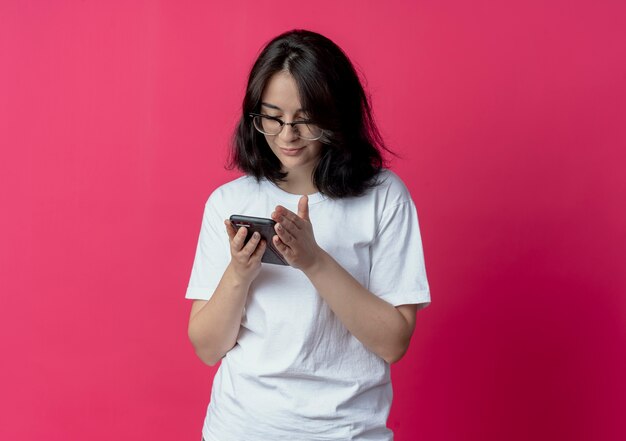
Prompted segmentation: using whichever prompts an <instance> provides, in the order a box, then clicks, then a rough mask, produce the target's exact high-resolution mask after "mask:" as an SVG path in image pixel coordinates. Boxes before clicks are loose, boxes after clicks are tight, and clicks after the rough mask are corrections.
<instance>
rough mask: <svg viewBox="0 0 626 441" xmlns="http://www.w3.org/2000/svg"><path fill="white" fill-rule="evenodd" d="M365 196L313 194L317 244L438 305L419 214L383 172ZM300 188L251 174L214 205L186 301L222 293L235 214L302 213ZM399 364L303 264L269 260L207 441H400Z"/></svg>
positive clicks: (401, 296)
mask: <svg viewBox="0 0 626 441" xmlns="http://www.w3.org/2000/svg"><path fill="white" fill-rule="evenodd" d="M379 181H381V184H380V185H378V186H376V187H374V188H373V189H371V190H368V191H367V193H365V194H364V195H362V196H359V197H349V198H344V199H338V200H333V199H330V198H327V197H325V196H323V195H322V194H319V193H317V194H313V195H309V215H310V218H311V223H312V224H313V231H314V234H315V239H316V241H317V243H318V244H319V245H320V246H321V247H322V248H323V249H324V250H325V251H326V252H328V253H329V254H330V255H331V256H332V257H333V258H334V259H335V260H336V261H337V262H338V263H339V264H340V265H341V266H343V267H344V268H345V269H346V270H347V271H348V272H349V273H350V274H351V275H352V276H353V277H354V278H355V279H356V280H358V281H359V282H360V283H361V284H362V285H363V286H365V287H366V288H367V289H369V290H370V291H371V292H372V293H374V294H376V295H377V296H379V297H381V298H382V299H384V300H386V301H387V302H389V303H390V304H392V305H394V306H398V305H403V304H422V305H421V306H425V305H427V304H428V303H430V292H429V288H428V281H427V279H426V271H425V267H424V258H423V252H422V241H421V237H420V232H419V225H418V219H417V212H416V210H415V206H414V204H413V201H412V200H411V196H410V194H409V192H408V190H407V189H406V187H405V185H404V183H403V182H402V181H401V180H400V178H398V176H396V175H395V174H394V173H392V172H391V171H388V170H384V171H382V172H381V174H380V175H379ZM299 198H300V196H298V195H294V194H290V193H287V192H285V191H283V190H281V189H280V188H279V187H277V186H276V185H274V184H273V183H271V182H269V181H267V180H262V181H261V182H257V181H256V180H255V179H254V178H252V177H248V176H244V177H241V178H239V179H236V180H234V181H232V182H229V183H227V184H225V185H223V186H221V187H219V188H218V189H217V190H215V191H214V192H213V194H212V195H211V196H210V197H209V200H208V201H207V203H206V206H205V211H204V217H203V219H202V228H201V231H200V238H199V241H198V247H197V251H196V257H195V261H194V264H193V269H192V272H191V279H190V281H189V287H188V289H187V293H186V297H187V298H189V299H204V300H207V299H209V298H210V297H211V295H212V294H213V292H214V291H215V288H216V287H217V284H218V282H219V281H220V279H221V277H222V275H223V273H224V270H225V269H226V266H227V265H228V263H229V261H230V252H229V243H228V235H227V234H226V230H225V227H224V220H225V219H228V218H229V217H230V216H231V215H233V214H242V215H247V216H256V217H269V216H270V214H271V213H272V211H274V208H275V207H276V205H283V206H284V207H286V208H288V209H290V210H292V211H293V212H297V204H298V200H299ZM391 398H392V389H391V379H390V372H389V365H388V364H387V363H386V362H385V361H384V360H383V359H382V358H380V357H379V356H377V355H376V354H374V353H373V352H371V351H369V350H368V349H366V348H365V346H363V344H361V342H359V341H358V340H357V339H356V338H355V337H353V336H352V334H350V333H349V332H348V330H347V329H346V328H345V327H344V326H343V324H342V323H341V322H340V321H339V320H338V319H337V317H336V316H335V315H334V313H333V312H332V311H331V310H330V308H329V307H328V305H327V304H326V303H325V302H324V301H323V300H322V298H321V297H320V295H319V294H318V293H317V291H316V290H315V288H314V287H313V285H312V283H311V282H310V281H309V280H308V279H307V277H306V276H305V275H304V273H302V272H301V271H300V270H298V269H295V268H292V267H290V266H279V265H271V264H266V263H264V264H263V266H262V269H261V272H260V274H259V275H258V277H257V278H256V279H255V280H254V282H253V283H252V286H251V287H250V291H249V294H248V299H247V303H246V307H245V311H244V314H243V318H242V322H241V329H240V332H239V336H238V337H237V344H236V345H235V346H234V347H233V348H232V349H231V350H230V351H229V352H228V353H227V354H226V356H225V357H224V358H223V359H222V361H221V365H220V368H219V370H218V372H217V374H216V375H215V378H214V381H213V389H212V393H211V402H210V404H209V406H208V410H207V415H206V419H205V423H204V427H203V430H202V434H203V436H204V438H205V439H206V440H207V441H242V440H245V441H268V440H282V439H285V440H290V441H292V440H377V441H378V440H380V441H382V440H391V439H392V438H393V434H392V432H391V431H390V430H389V429H388V428H387V427H386V421H387V416H388V414H389V408H390V406H391Z"/></svg>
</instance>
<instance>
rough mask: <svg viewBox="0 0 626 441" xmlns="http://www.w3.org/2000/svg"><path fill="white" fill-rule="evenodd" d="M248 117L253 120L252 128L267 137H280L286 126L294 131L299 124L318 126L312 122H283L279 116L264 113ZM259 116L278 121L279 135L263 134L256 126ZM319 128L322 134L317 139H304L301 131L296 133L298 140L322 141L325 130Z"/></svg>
mask: <svg viewBox="0 0 626 441" xmlns="http://www.w3.org/2000/svg"><path fill="white" fill-rule="evenodd" d="M248 116H249V117H250V118H252V126H253V127H254V128H255V129H256V130H257V131H258V132H259V133H262V134H264V135H267V136H278V135H280V134H281V132H282V131H283V129H284V128H285V126H291V128H292V129H294V128H295V126H296V125H297V124H310V125H314V126H317V124H315V123H314V122H313V121H311V120H301V121H292V122H285V121H283V120H282V119H280V118H278V117H277V116H270V115H265V114H263V113H248ZM257 116H258V117H261V118H267V119H271V120H274V121H276V122H277V123H278V124H280V130H279V131H278V133H273V134H272V133H265V132H263V131H262V130H260V129H259V128H258V127H257V126H256V124H254V118H255V117H257ZM318 128H319V129H320V131H321V133H320V136H318V137H317V138H303V137H302V136H300V131H299V130H296V133H297V134H298V138H300V139H304V140H306V141H317V140H319V139H321V138H322V136H324V129H322V128H321V127H319V126H318Z"/></svg>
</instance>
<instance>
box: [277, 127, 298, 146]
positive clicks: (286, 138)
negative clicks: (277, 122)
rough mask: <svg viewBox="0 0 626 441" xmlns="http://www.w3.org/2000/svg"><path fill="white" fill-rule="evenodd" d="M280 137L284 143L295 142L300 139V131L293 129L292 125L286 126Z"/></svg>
mask: <svg viewBox="0 0 626 441" xmlns="http://www.w3.org/2000/svg"><path fill="white" fill-rule="evenodd" d="M278 137H279V138H280V140H281V141H283V142H294V141H297V140H298V138H299V135H298V129H296V128H295V127H293V126H292V125H291V124H285V125H284V126H283V129H282V130H281V131H280V133H279V134H278Z"/></svg>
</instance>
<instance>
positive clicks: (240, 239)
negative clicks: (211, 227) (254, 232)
mask: <svg viewBox="0 0 626 441" xmlns="http://www.w3.org/2000/svg"><path fill="white" fill-rule="evenodd" d="M247 235H248V229H247V228H246V227H241V228H239V230H237V234H235V237H233V240H232V241H231V244H232V246H233V248H234V250H235V251H239V250H241V248H242V247H243V244H244V242H245V241H246V236H247Z"/></svg>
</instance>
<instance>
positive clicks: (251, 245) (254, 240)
mask: <svg viewBox="0 0 626 441" xmlns="http://www.w3.org/2000/svg"><path fill="white" fill-rule="evenodd" d="M260 240H261V235H260V234H259V233H257V232H256V231H255V232H254V234H252V237H251V238H250V240H249V241H248V243H247V244H246V245H245V246H244V247H243V248H242V249H241V251H243V252H244V253H245V254H247V255H249V256H250V255H252V253H254V250H255V249H256V248H257V245H258V244H259V241H260Z"/></svg>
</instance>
